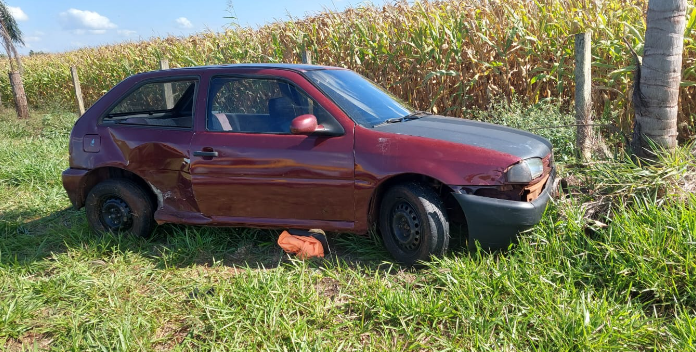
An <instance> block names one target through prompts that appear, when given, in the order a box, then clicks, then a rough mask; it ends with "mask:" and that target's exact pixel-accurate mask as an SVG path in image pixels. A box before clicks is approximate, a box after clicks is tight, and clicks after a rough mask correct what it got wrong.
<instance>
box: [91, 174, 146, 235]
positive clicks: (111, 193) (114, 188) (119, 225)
mask: <svg viewBox="0 0 696 352" xmlns="http://www.w3.org/2000/svg"><path fill="white" fill-rule="evenodd" d="M85 213H86V214H87V222H88V223H89V225H90V227H91V228H92V229H93V230H94V231H95V232H97V233H99V234H103V233H108V232H112V233H122V234H131V235H134V236H140V237H148V236H150V235H151V234H152V230H153V228H154V226H155V220H154V206H153V202H152V200H151V198H150V197H149V195H148V193H147V192H146V191H145V190H144V189H143V188H142V187H140V186H139V185H138V184H137V183H135V182H133V181H131V180H127V179H109V180H106V181H103V182H101V183H99V184H97V185H96V186H94V188H92V190H91V191H90V192H89V194H88V195H87V200H86V202H85Z"/></svg>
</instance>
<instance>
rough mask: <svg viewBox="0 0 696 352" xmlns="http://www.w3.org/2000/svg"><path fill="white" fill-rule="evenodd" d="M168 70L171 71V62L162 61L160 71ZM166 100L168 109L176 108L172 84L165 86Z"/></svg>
mask: <svg viewBox="0 0 696 352" xmlns="http://www.w3.org/2000/svg"><path fill="white" fill-rule="evenodd" d="M168 69H169V60H167V59H161V60H160V70H168ZM164 100H165V101H166V102H167V109H171V108H173V107H174V94H173V93H172V84H171V83H165V84H164Z"/></svg>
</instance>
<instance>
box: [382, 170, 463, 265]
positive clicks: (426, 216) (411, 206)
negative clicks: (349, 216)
mask: <svg viewBox="0 0 696 352" xmlns="http://www.w3.org/2000/svg"><path fill="white" fill-rule="evenodd" d="M379 225H380V226H379V229H380V232H381V233H382V239H383V240H384V245H385V247H386V248H387V250H388V251H389V252H390V253H391V254H392V256H394V259H396V260H397V261H399V262H402V263H404V264H406V265H413V264H415V263H417V262H418V261H425V260H428V259H429V258H430V257H431V256H441V255H443V254H445V252H446V251H447V247H448V246H449V240H450V233H449V220H448V219H447V212H446V211H445V206H444V203H443V202H442V199H440V197H439V196H438V195H437V193H435V191H433V190H432V189H431V188H429V187H427V186H425V185H422V184H419V183H406V184H401V185H396V186H394V187H392V188H390V189H389V190H388V191H387V192H386V193H385V195H384V197H383V198H382V202H381V207H380V216H379Z"/></svg>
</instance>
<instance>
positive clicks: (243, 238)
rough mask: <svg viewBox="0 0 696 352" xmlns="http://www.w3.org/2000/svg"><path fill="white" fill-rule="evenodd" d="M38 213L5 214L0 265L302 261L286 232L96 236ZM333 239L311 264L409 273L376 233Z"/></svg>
mask: <svg viewBox="0 0 696 352" xmlns="http://www.w3.org/2000/svg"><path fill="white" fill-rule="evenodd" d="M34 214H35V213H34V212H32V211H30V210H28V211H17V212H13V211H5V212H3V213H0V264H2V265H20V266H27V265H31V264H32V263H38V262H42V261H46V260H51V259H52V258H57V257H59V256H60V255H62V254H69V255H70V256H81V257H82V258H81V259H84V260H85V261H103V260H104V258H110V257H112V256H113V255H115V254H119V253H130V254H136V255H140V256H142V257H144V258H147V260H149V261H151V262H152V263H153V264H154V265H155V267H157V268H161V269H165V268H172V267H176V268H184V267H191V266H203V267H214V266H226V267H230V268H239V269H244V268H252V269H265V270H269V269H273V268H276V267H278V266H279V265H283V264H286V263H288V264H289V263H293V262H294V261H295V260H296V258H294V256H292V255H289V254H287V253H285V252H284V251H283V250H282V249H281V248H280V247H279V246H278V245H277V243H276V242H277V239H278V236H279V235H280V233H281V230H261V229H252V228H226V227H204V226H184V225H172V224H165V225H161V226H158V227H157V228H156V229H155V231H154V233H153V236H152V237H151V238H148V239H145V238H136V237H133V236H127V235H120V234H106V235H98V234H95V233H94V232H92V231H91V230H90V229H89V227H88V226H87V222H86V220H85V215H84V211H82V210H79V211H78V210H74V209H72V208H65V209H63V210H60V211H57V212H54V213H51V214H48V215H45V216H41V217H37V216H35V215H34ZM26 219H30V220H26ZM327 239H328V243H329V248H330V251H329V252H328V253H327V254H326V256H325V258H322V259H319V258H317V259H312V260H310V261H309V262H310V265H312V266H316V267H332V266H336V265H346V266H349V267H352V268H363V269H374V270H382V269H384V268H387V267H390V268H391V269H389V270H390V271H391V270H403V269H404V268H403V267H402V266H401V265H399V264H395V263H391V261H392V258H391V256H390V255H389V253H388V252H386V250H384V248H383V246H382V243H381V240H380V239H379V238H378V237H377V236H375V235H368V236H358V235H352V234H343V233H329V234H327Z"/></svg>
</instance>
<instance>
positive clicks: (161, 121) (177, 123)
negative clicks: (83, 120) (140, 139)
mask: <svg viewBox="0 0 696 352" xmlns="http://www.w3.org/2000/svg"><path fill="white" fill-rule="evenodd" d="M197 83H198V81H197V80H172V81H156V82H150V83H145V84H143V85H141V86H140V87H138V88H137V89H135V90H134V91H132V92H130V93H129V94H128V95H127V96H126V97H125V98H123V99H122V100H121V101H120V102H119V103H118V104H116V106H114V107H113V108H112V109H111V110H110V111H109V112H108V113H107V115H106V116H105V117H104V119H103V120H102V123H105V124H122V125H147V126H165V127H186V128H190V127H191V126H192V125H193V105H194V104H193V102H194V101H195V95H196V94H195V93H196V85H197Z"/></svg>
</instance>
